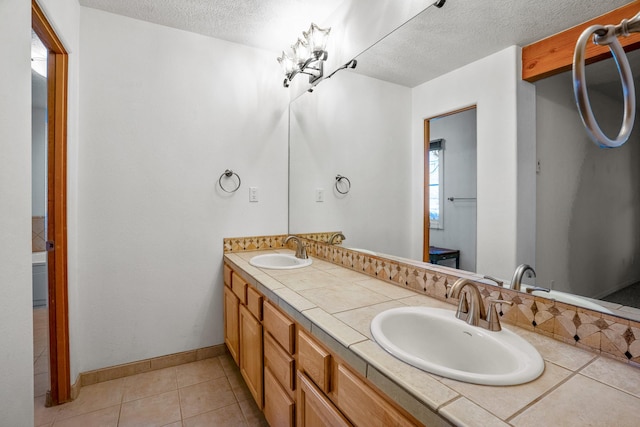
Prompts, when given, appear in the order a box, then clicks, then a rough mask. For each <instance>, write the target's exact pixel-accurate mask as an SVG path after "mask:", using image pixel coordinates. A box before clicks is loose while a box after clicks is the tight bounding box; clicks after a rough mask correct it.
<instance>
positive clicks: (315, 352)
mask: <svg viewBox="0 0 640 427" xmlns="http://www.w3.org/2000/svg"><path fill="white" fill-rule="evenodd" d="M298 370H300V371H302V372H304V373H305V374H307V376H308V377H309V378H311V379H312V380H313V382H314V383H316V385H317V386H318V387H319V388H320V390H322V391H323V392H325V393H329V392H330V391H331V389H330V386H331V383H330V374H331V353H329V352H328V351H327V350H325V349H324V348H323V347H322V346H321V345H319V344H318V343H316V341H315V340H314V339H313V338H311V337H310V336H309V335H308V334H307V333H306V332H304V331H302V330H300V331H298Z"/></svg>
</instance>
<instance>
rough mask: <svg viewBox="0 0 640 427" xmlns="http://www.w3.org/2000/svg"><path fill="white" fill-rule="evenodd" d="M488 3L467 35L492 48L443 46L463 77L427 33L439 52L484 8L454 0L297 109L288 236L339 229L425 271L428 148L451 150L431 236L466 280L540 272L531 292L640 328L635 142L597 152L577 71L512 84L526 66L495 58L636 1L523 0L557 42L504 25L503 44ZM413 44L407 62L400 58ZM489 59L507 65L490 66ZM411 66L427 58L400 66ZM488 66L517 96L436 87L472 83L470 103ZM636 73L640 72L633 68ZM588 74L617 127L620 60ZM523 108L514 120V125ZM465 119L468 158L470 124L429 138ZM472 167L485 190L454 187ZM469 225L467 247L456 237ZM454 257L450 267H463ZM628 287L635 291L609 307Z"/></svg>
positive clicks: (293, 109)
mask: <svg viewBox="0 0 640 427" xmlns="http://www.w3.org/2000/svg"><path fill="white" fill-rule="evenodd" d="M473 3H476V2H473ZM489 3H490V5H487V4H485V9H482V10H480V9H479V10H477V11H472V12H471V13H475V16H476V18H477V19H476V21H480V22H474V23H473V25H478V27H475V29H471V30H469V31H476V36H477V35H481V36H480V37H477V38H480V39H485V40H484V41H483V43H484V46H485V47H484V48H483V49H479V48H475V49H476V51H477V56H473V55H475V53H474V54H471V53H468V52H467V50H468V47H467V46H462V45H461V46H460V49H454V47H453V46H451V45H447V46H446V50H448V52H447V54H449V53H450V54H451V55H452V56H453V57H454V59H455V60H458V58H459V60H460V61H461V62H460V63H459V64H458V65H457V66H458V67H463V68H460V69H456V71H455V72H453V71H450V70H443V69H441V64H440V63H439V61H438V59H439V58H438V57H437V56H434V55H435V54H434V53H433V52H432V50H430V48H429V43H427V42H424V41H418V40H419V37H418V36H417V35H420V34H421V35H422V37H423V38H424V34H430V33H429V31H430V28H434V30H433V31H434V33H433V34H434V39H433V40H431V42H434V41H436V42H438V41H442V42H443V43H450V42H451V40H457V39H456V38H455V37H453V38H450V39H451V40H449V39H447V37H446V36H447V31H452V29H453V28H456V25H455V23H456V22H460V20H459V15H458V11H459V10H460V9H461V8H466V7H469V8H473V7H479V8H480V7H481V6H479V5H467V4H466V3H465V4H464V5H463V4H461V2H453V1H452V2H448V3H447V5H445V7H444V8H443V9H442V10H441V11H438V12H439V13H437V16H436V14H435V13H434V10H433V9H427V10H425V11H424V12H422V13H421V14H420V15H417V16H416V17H414V18H413V19H412V20H410V21H409V22H408V23H406V24H405V25H403V26H402V27H400V28H399V29H397V30H396V31H394V32H393V33H392V34H390V35H389V36H388V37H387V38H385V39H383V40H381V41H380V42H378V43H377V44H376V45H374V46H372V47H371V48H369V49H368V50H366V51H365V52H363V53H362V54H361V55H359V56H358V57H357V58H356V59H357V60H358V67H357V68H356V69H355V70H345V71H341V72H339V73H337V74H335V75H334V76H333V77H332V78H331V79H330V80H327V81H324V82H322V83H321V84H320V85H318V86H317V87H316V88H315V90H314V92H313V93H305V94H303V95H302V96H300V97H298V98H296V99H295V100H293V101H292V102H291V105H290V141H289V143H290V188H289V191H290V195H289V232H290V233H292V234H295V233H309V232H326V231H342V232H344V234H345V236H346V240H345V241H344V242H342V245H343V246H345V247H350V248H355V249H359V250H364V251H370V252H374V253H380V254H388V255H392V256H398V257H403V258H408V259H413V260H418V261H422V260H423V259H425V253H424V252H425V251H424V247H425V246H426V245H425V242H424V239H425V237H424V236H425V234H426V233H424V226H423V224H424V221H423V215H432V213H431V212H428V211H426V208H425V203H424V190H425V185H427V186H428V185H429V182H428V180H425V171H426V170H427V169H428V168H429V166H428V165H429V161H428V159H427V158H425V156H428V154H429V151H430V150H429V149H427V148H426V147H427V146H428V144H429V143H430V142H431V141H436V140H442V141H443V143H442V147H443V149H442V151H441V152H440V153H441V154H442V158H443V159H444V161H443V163H442V165H441V166H442V167H443V173H442V174H441V175H439V177H440V179H441V180H442V182H440V185H441V187H440V191H442V194H441V196H438V197H439V199H436V198H434V199H432V201H431V203H432V204H435V203H436V201H435V200H441V202H440V205H439V208H440V209H441V212H440V213H441V214H442V218H441V225H437V226H434V227H430V230H429V231H430V233H429V234H430V236H431V237H429V239H430V242H429V246H437V247H442V248H445V249H452V250H459V251H460V256H459V258H460V259H459V262H460V265H459V267H460V268H461V269H464V270H467V271H475V272H478V273H480V274H482V275H485V274H486V275H490V276H494V277H497V278H499V279H504V280H505V281H507V282H508V281H510V279H511V274H513V271H514V269H515V267H516V266H517V265H518V264H521V263H527V264H530V265H531V266H533V267H534V268H535V270H536V272H537V277H536V278H531V279H525V282H526V283H529V284H531V285H533V284H535V285H536V286H540V287H545V288H549V289H551V290H553V291H557V292H556V293H558V292H559V293H563V294H566V295H567V297H570V296H571V295H579V296H581V297H584V298H580V299H579V300H580V301H585V302H593V303H594V305H591V306H589V307H590V308H595V309H599V310H601V311H605V312H609V311H610V312H613V313H614V314H616V315H622V316H625V317H629V318H640V315H639V314H640V289H639V290H637V291H633V288H629V286H630V285H633V284H634V283H637V282H640V253H639V252H637V249H638V247H640V215H638V214H639V213H640V188H638V187H640V181H639V179H638V178H640V177H638V174H639V173H638V172H636V167H635V166H634V165H638V164H640V163H639V160H640V159H639V158H638V156H640V146H638V144H640V141H638V140H639V139H640V138H639V137H640V133H639V131H637V130H636V131H634V134H633V135H632V137H631V140H630V142H629V143H628V144H626V145H625V146H624V147H623V148H621V149H618V150H603V149H600V148H598V147H596V146H595V145H594V144H593V143H592V142H591V141H590V140H589V139H588V137H587V135H586V132H585V131H584V129H583V128H582V123H581V121H580V118H579V116H578V113H577V111H576V109H575V106H574V101H573V92H572V83H571V76H570V73H564V74H559V75H556V76H554V77H549V78H546V79H543V80H541V81H539V82H537V83H535V84H533V85H532V84H529V83H522V82H521V81H519V79H517V80H518V81H515V80H516V79H515V76H517V75H518V70H517V67H518V65H517V61H516V60H515V59H517V55H512V53H508V54H504V55H503V54H501V53H499V52H502V51H503V50H504V49H506V48H508V46H509V44H501V43H504V40H503V39H502V38H501V36H500V32H501V31H502V32H504V33H505V34H506V33H507V32H509V31H511V32H518V33H519V34H518V37H520V38H519V39H518V43H517V44H518V45H524V44H527V43H531V42H533V41H536V40H539V39H541V38H544V37H546V36H548V35H551V34H554V33H556V32H559V31H562V30H564V29H566V28H568V27H570V26H573V25H576V24H577V23H580V22H583V21H586V20H588V19H591V18H593V17H595V16H598V15H600V14H603V13H606V12H608V11H610V10H612V9H614V8H616V7H620V6H622V5H624V4H626V3H628V1H624V0H621V1H615V2H611V3H609V2H607V3H609V4H606V5H603V4H590V5H589V8H590V10H588V11H585V10H581V11H577V12H576V13H573V14H567V13H566V11H565V12H563V13H560V12H558V10H556V9H555V8H562V7H565V6H566V5H563V4H558V2H552V1H546V0H543V1H539V2H535V4H531V3H529V2H527V4H526V5H525V4H524V2H523V4H522V5H520V4H516V5H513V7H514V8H518V7H524V8H525V9H526V10H522V11H521V12H522V14H523V15H529V16H530V15H531V14H533V13H535V14H537V15H538V16H540V17H541V18H540V19H536V21H540V22H542V21H544V22H545V24H546V25H545V30H544V31H547V32H548V33H546V34H542V35H540V33H539V32H537V33H536V31H539V30H535V29H533V28H531V27H526V28H523V27H520V26H518V25H507V26H505V27H502V28H499V29H498V30H496V31H497V33H498V34H492V37H482V33H481V31H483V30H479V28H483V26H484V28H490V27H492V26H493V27H494V28H495V25H494V24H495V22H492V20H495V16H494V15H493V14H491V13H488V12H487V10H486V8H487V7H492V8H494V10H498V9H499V6H498V4H497V2H493V1H490V2H489ZM447 7H451V9H450V10H449V11H447ZM557 15H559V16H564V17H565V19H564V21H559V22H558V21H557V20H556V21H554V22H553V25H550V24H549V23H550V22H551V21H552V20H553V19H552V18H548V19H547V18H545V19H542V17H545V16H546V17H551V16H557ZM568 15H571V19H573V21H570V20H568V18H566V16H568ZM436 19H437V21H434V20H436ZM554 19H555V18H554ZM534 30H535V31H534ZM464 31H467V30H464ZM484 31H485V32H486V30H484ZM533 33H535V34H533ZM445 39H446V40H445ZM405 49H406V50H408V51H409V52H408V55H403V53H401V52H400V51H402V50H405ZM458 50H459V51H460V52H463V53H464V55H463V54H461V53H460V52H458ZM507 50H508V49H507ZM421 51H424V52H429V54H426V53H425V54H424V55H421V54H420V52H421ZM497 52H498V53H497ZM405 53H406V52H405ZM441 55H443V54H441ZM491 55H494V56H495V55H498V56H497V58H498V59H496V60H491V61H485V60H484V59H482V58H485V57H489V56H491ZM508 55H511V57H507V56H508ZM407 56H409V57H415V56H420V58H418V59H416V58H413V59H412V60H410V61H408V62H404V58H406V57H407ZM443 57H444V56H443ZM464 58H467V59H466V62H464ZM514 58H515V59H514ZM477 60H480V61H485V62H482V64H481V66H478V67H476V68H475V69H473V70H471V71H469V72H466V71H465V70H466V69H465V68H464V67H466V66H467V64H468V63H471V62H473V61H477ZM450 62H451V61H450ZM416 64H418V65H416ZM496 64H499V65H500V67H496ZM482 67H484V68H486V69H487V71H486V72H487V74H496V75H497V77H496V79H497V80H501V83H500V84H503V85H506V83H504V81H505V80H508V79H512V80H514V81H512V82H510V83H509V84H510V85H511V86H512V87H513V90H512V91H511V92H509V96H506V95H505V94H504V93H503V92H502V93H494V94H491V93H490V92H491V91H492V90H493V89H487V90H486V92H487V93H489V95H482V94H480V95H477V94H472V95H469V96H460V95H459V94H456V93H451V90H449V91H445V90H444V89H443V90H442V91H438V90H437V88H436V89H434V88H431V87H430V88H429V89H428V90H426V89H425V85H428V83H429V82H430V81H432V79H435V78H439V76H441V75H443V74H446V79H447V82H448V83H450V84H452V85H454V86H455V85H458V86H460V91H461V92H463V91H464V92H467V93H470V92H474V90H475V89H474V88H476V87H478V86H482V85H485V84H486V81H485V80H483V78H482V77H477V81H474V78H476V77H475V76H478V70H479V69H481V68H482ZM632 68H633V69H634V71H636V73H637V75H639V76H640V63H638V62H637V61H636V60H635V59H632ZM503 72H504V73H505V74H504V76H507V77H504V76H502V75H501V74H500V73H503ZM587 74H588V81H589V84H590V94H591V98H592V102H593V105H594V110H595V113H596V116H597V117H598V119H599V121H601V125H602V126H603V128H604V129H605V130H607V131H608V132H609V133H614V132H617V128H618V126H619V124H620V120H621V117H622V103H621V101H620V99H619V96H620V88H619V80H618V77H617V74H616V68H615V65H613V64H611V63H610V60H608V61H602V62H599V63H596V64H592V65H590V66H589V67H588V69H587ZM456 79H459V80H456ZM425 82H427V83H425ZM449 87H450V86H449ZM469 88H471V89H469ZM616 91H617V92H616ZM510 97H511V98H510ZM509 103H511V104H509ZM426 105H428V106H429V107H428V108H426V107H425V106H426ZM505 105H506V106H505ZM516 106H517V108H516ZM521 107H523V108H521ZM512 110H518V112H517V113H513V115H512V116H510V117H509V116H508V115H509V114H511V112H512ZM529 110H530V114H529V113H527V114H523V111H524V112H527V111H529ZM456 111H462V112H463V113H467V114H469V115H471V113H469V112H473V116H474V117H473V118H472V120H473V123H474V124H473V125H471V127H475V131H476V136H475V141H474V142H475V145H474V146H473V148H469V149H468V150H469V151H467V152H465V154H464V155H462V157H460V158H459V159H456V157H455V156H456V154H455V152H456V151H457V150H458V149H461V146H458V145H457V144H456V145H454V141H455V140H456V138H457V136H456V135H455V132H460V131H461V129H463V128H464V127H465V126H466V125H463V124H457V125H454V126H453V127H452V129H453V130H447V129H446V126H445V130H444V131H443V132H441V131H440V130H439V129H438V126H439V125H438V123H437V121H432V122H430V125H429V135H428V141H424V140H425V126H424V120H425V119H430V118H431V119H432V118H438V117H441V116H442V117H449V113H452V112H456ZM450 117H451V118H455V117H456V115H451V116H450ZM443 123H444V122H443ZM638 123H640V122H639V121H636V127H638V126H640V125H639V124H638ZM445 124H446V123H445ZM447 132H451V133H449V134H448V133H447ZM472 139H473V138H472ZM423 142H425V144H424V145H423ZM634 142H637V143H634ZM436 148H437V145H436V146H434V150H435V149H436ZM465 150H466V149H465ZM474 150H475V151H474ZM463 159H465V160H463ZM450 161H452V162H453V163H449V162H450ZM465 161H466V162H467V163H466V164H465V163H464V162H465ZM428 172H432V171H428ZM462 172H464V173H465V174H467V175H474V176H475V181H473V180H472V181H473V182H474V183H475V187H474V186H473V185H471V186H467V187H462V188H460V187H456V185H458V184H456V183H455V180H456V179H458V180H460V179H462V175H463V173H462ZM338 175H340V176H344V177H346V178H348V180H349V184H350V187H344V186H343V184H344V181H340V182H337V180H336V177H337V176H338ZM434 178H435V175H434ZM336 184H338V185H336ZM339 190H340V191H339ZM345 190H348V191H347V192H346V194H343V193H344V191H345ZM450 199H453V200H450ZM463 199H466V200H463ZM474 199H475V200H474ZM452 209H458V210H460V211H462V210H465V211H466V214H467V216H468V218H471V219H469V220H467V225H463V226H460V225H457V226H452V227H448V221H450V220H452V219H453V217H454V214H453V213H451V212H450V211H451V210H452ZM467 226H468V227H470V228H466V227H467ZM438 227H441V228H438ZM461 227H462V229H463V230H464V231H463V232H462V233H459V234H462V235H463V240H464V242H462V243H461V242H459V241H457V240H455V239H454V238H453V237H449V236H448V235H447V233H448V231H449V230H451V229H454V230H459V229H460V228H461ZM465 236H466V239H465V238H464V237H465ZM431 239H433V241H431ZM438 239H439V240H438ZM465 245H467V246H469V245H470V247H465ZM454 262H455V259H454V260H453V261H452V260H451V259H449V260H443V261H442V264H445V265H448V266H451V268H455V264H454ZM625 288H626V293H627V296H624V295H623V296H622V297H621V299H614V298H613V297H612V295H613V294H614V293H615V292H617V291H619V290H621V289H625ZM536 295H540V296H542V297H546V296H548V295H551V293H544V292H541V293H537V294H536ZM596 300H598V301H596ZM567 302H571V301H570V300H567ZM585 306H586V305H585Z"/></svg>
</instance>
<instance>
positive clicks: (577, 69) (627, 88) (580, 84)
mask: <svg viewBox="0 0 640 427" xmlns="http://www.w3.org/2000/svg"><path fill="white" fill-rule="evenodd" d="M632 32H640V13H639V14H637V15H636V16H634V17H633V18H631V19H623V20H622V22H621V23H620V24H619V25H606V26H603V25H592V26H590V27H589V28H587V29H586V30H584V32H583V33H582V34H581V35H580V37H579V38H578V42H577V43H576V50H575V52H574V55H573V93H574V95H575V98H576V104H577V106H578V111H579V112H580V117H581V118H582V122H583V123H584V126H585V128H586V130H587V133H588V134H589V137H591V139H592V140H593V141H594V142H595V143H596V144H597V145H599V146H600V147H604V148H615V147H619V146H621V145H622V144H624V143H625V142H627V140H628V139H629V136H630V135H631V131H632V130H633V123H634V120H635V114H636V93H635V86H634V84H633V75H632V73H631V67H630V66H629V60H628V59H627V55H626V54H625V52H624V49H623V48H622V46H621V45H620V42H619V41H618V37H619V36H625V37H627V36H629V33H632ZM592 35H593V42H594V43H595V44H597V45H601V46H609V50H610V51H611V54H612V55H613V59H614V60H615V62H616V66H617V68H618V72H619V73H620V79H621V82H622V93H623V96H624V117H623V121H622V125H621V127H620V132H619V133H618V136H617V137H616V138H615V139H610V138H609V137H607V136H606V135H605V134H604V133H603V132H602V130H601V129H600V126H599V125H598V122H597V120H596V118H595V117H594V115H593V111H592V109H591V103H590V102H589V95H588V94H587V84H586V81H585V72H584V71H585V70H584V66H585V49H586V46H587V42H588V41H589V39H590V38H591V36H592Z"/></svg>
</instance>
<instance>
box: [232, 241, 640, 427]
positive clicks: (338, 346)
mask: <svg viewBox="0 0 640 427" xmlns="http://www.w3.org/2000/svg"><path fill="white" fill-rule="evenodd" d="M273 252H282V253H292V251H290V250H286V249H282V250H275V251H274V250H269V251H254V252H241V253H228V254H225V256H224V258H225V260H226V261H227V262H228V263H229V264H231V266H232V267H235V268H236V269H237V270H240V273H241V275H242V276H243V277H244V278H245V280H247V281H248V282H249V283H250V284H252V285H253V286H255V287H257V289H258V290H259V291H260V292H262V293H263V294H264V295H265V296H266V297H267V298H269V299H270V300H272V301H273V302H274V303H277V304H278V306H279V307H280V308H281V309H283V311H285V312H287V313H288V314H289V315H291V316H292V317H293V318H294V319H296V320H297V321H298V322H299V323H300V324H302V325H303V326H304V327H306V328H307V329H309V330H310V331H311V332H312V333H313V334H314V335H315V336H316V337H318V338H319V339H320V340H321V341H322V342H323V343H324V344H326V345H327V347H329V348H330V349H331V350H333V351H335V352H336V353H337V354H338V355H339V356H340V357H342V358H343V359H344V360H345V361H346V362H347V363H349V364H350V365H351V367H352V368H354V369H355V370H358V371H359V372H360V373H361V374H362V375H364V376H366V377H367V378H368V379H369V380H370V381H371V382H372V383H374V384H375V385H376V386H378V388H380V389H381V390H382V391H383V392H385V393H386V394H387V395H388V396H389V397H390V398H392V399H394V400H396V401H397V402H398V403H399V404H400V405H401V406H403V407H404V408H405V409H407V410H408V411H409V412H410V413H412V414H413V415H414V416H415V417H416V418H417V419H418V420H420V421H422V422H424V423H429V424H432V423H433V424H434V425H446V423H444V422H443V420H442V419H440V418H438V417H435V416H434V415H433V413H434V412H435V413H437V414H439V415H440V416H441V417H442V418H444V419H445V420H447V421H448V422H450V423H452V424H454V425H461V426H508V425H512V426H536V427H539V426H541V425H561V426H563V427H564V426H585V425H592V426H603V425H615V426H617V427H621V426H634V427H635V426H638V425H639V423H640V421H639V420H640V369H638V368H635V367H633V366H630V365H628V364H624V363H621V362H618V361H616V360H613V359H609V358H606V357H602V356H599V355H598V354H595V353H592V352H589V351H586V350H582V349H580V348H577V347H574V346H570V345H567V344H564V343H562V342H559V341H556V340H553V339H551V338H549V337H546V336H543V335H539V334H536V333H534V332H530V331H526V330H524V329H521V328H518V327H515V326H512V325H503V326H505V327H506V328H507V329H510V330H511V331H514V332H516V333H517V334H519V335H520V336H522V337H523V338H525V339H526V340H528V341H529V342H530V343H531V344H532V345H533V346H534V347H536V349H538V351H539V352H540V354H541V355H542V357H543V358H544V360H545V370H544V373H543V374H542V375H541V376H540V377H539V378H538V379H536V380H534V381H532V382H530V383H527V384H522V385H517V386H505V387H496V386H483V385H476V384H468V383H464V382H460V381H456V380H450V379H447V378H442V377H439V376H437V375H433V374H429V373H427V372H424V371H422V370H419V369H417V368H414V367H412V366H410V365H408V364H406V363H404V362H402V361H400V360H398V359H396V358H394V357H393V356H391V355H390V354H388V353H387V352H386V351H385V350H383V349H382V348H381V347H380V346H379V345H378V344H377V343H376V342H375V341H373V339H372V338H371V334H370V332H369V324H370V322H371V320H372V319H373V317H374V316H375V315H376V314H378V313H380V312H382V311H384V310H387V309H389V308H393V307H402V306H428V307H439V308H447V309H451V310H455V306H454V305H451V304H447V303H445V302H442V301H439V300H437V299H433V298H429V297H427V296H424V295H419V294H417V293H415V292H413V291H411V290H407V289H403V288H400V287H398V286H394V285H392V284H389V283H386V282H384V281H382V280H378V279H373V278H371V277H370V276H366V275H364V274H361V273H358V272H355V271H353V270H349V269H347V268H344V267H341V266H338V265H336V264H332V263H329V262H326V261H323V260H319V259H316V258H313V264H311V265H310V266H309V267H305V268H303V269H296V270H268V269H259V268H256V267H253V266H252V265H250V264H249V260H250V259H251V258H252V257H254V256H256V255H260V254H264V253H273ZM242 273H244V274H242Z"/></svg>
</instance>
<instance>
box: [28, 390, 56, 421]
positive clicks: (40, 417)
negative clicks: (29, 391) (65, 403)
mask: <svg viewBox="0 0 640 427" xmlns="http://www.w3.org/2000/svg"><path fill="white" fill-rule="evenodd" d="M44 404H45V396H38V397H36V398H35V399H33V415H34V417H33V418H34V420H33V421H34V422H33V425H34V426H35V427H40V426H48V425H51V423H53V421H54V420H55V419H56V416H57V415H58V411H60V406H52V407H50V408H46V407H45V406H44Z"/></svg>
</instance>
